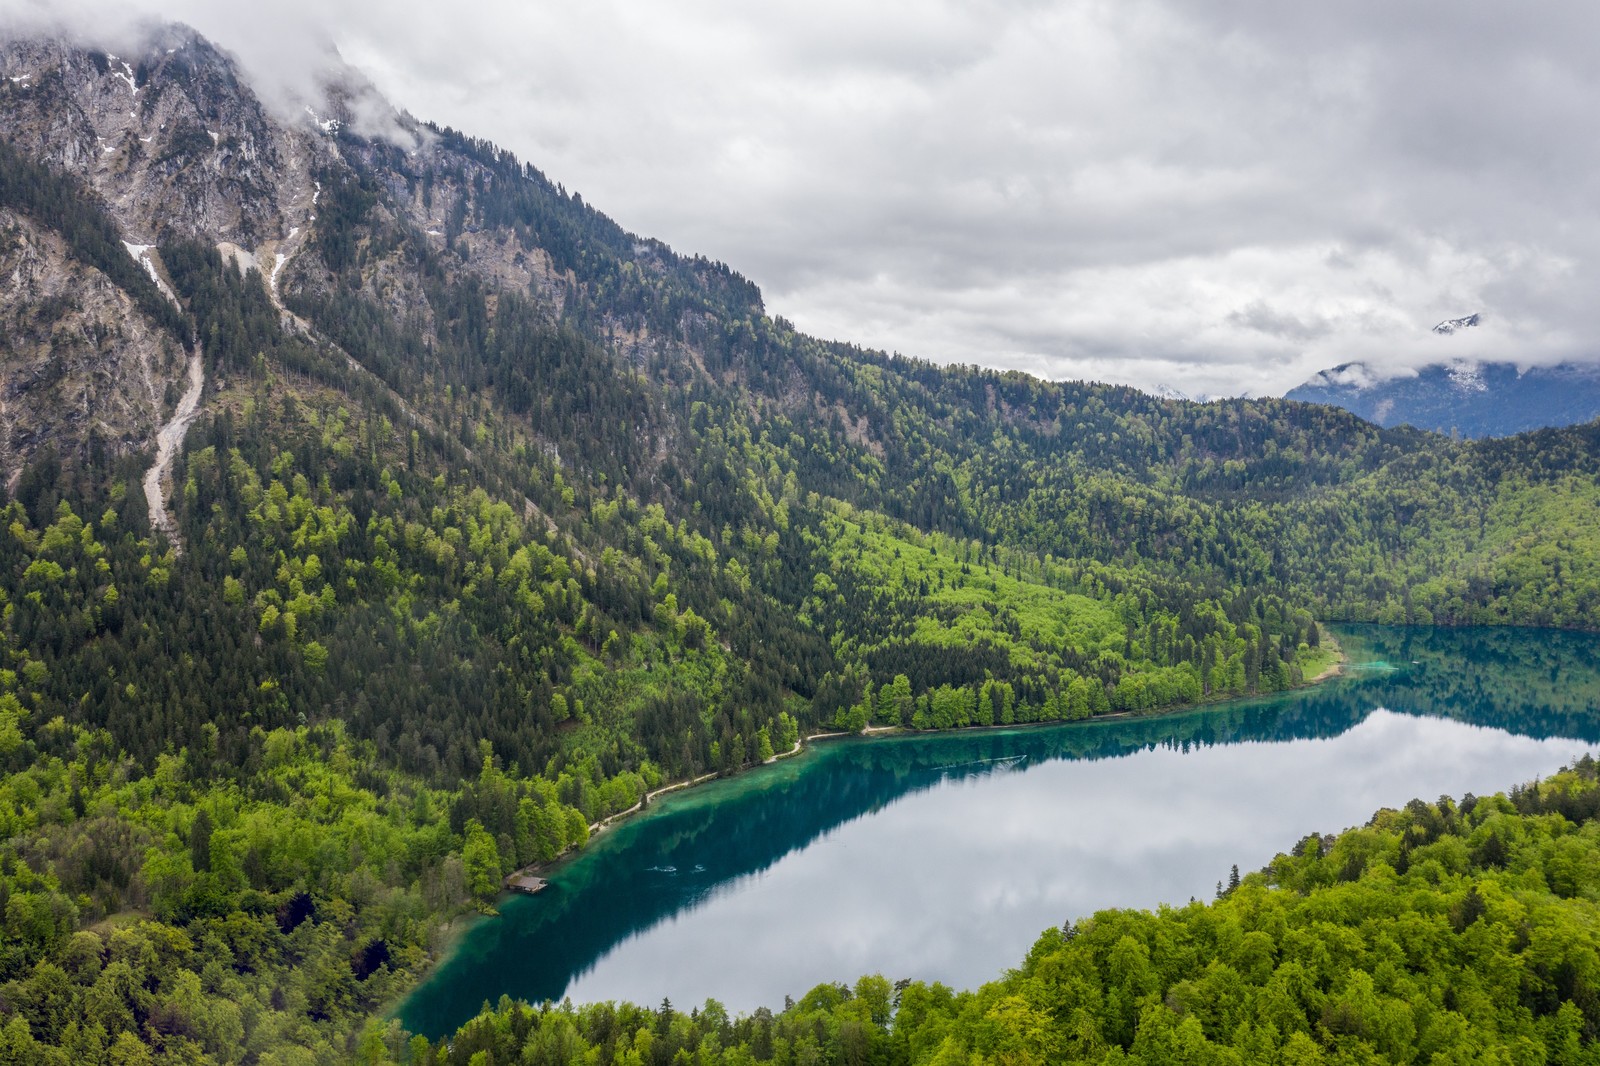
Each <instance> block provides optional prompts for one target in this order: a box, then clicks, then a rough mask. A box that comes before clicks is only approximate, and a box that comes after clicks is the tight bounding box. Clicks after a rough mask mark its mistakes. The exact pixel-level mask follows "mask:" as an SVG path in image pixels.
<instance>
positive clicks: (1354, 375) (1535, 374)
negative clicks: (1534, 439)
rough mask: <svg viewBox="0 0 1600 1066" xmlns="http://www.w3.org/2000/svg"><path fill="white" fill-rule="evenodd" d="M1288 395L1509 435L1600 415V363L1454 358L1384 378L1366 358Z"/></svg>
mask: <svg viewBox="0 0 1600 1066" xmlns="http://www.w3.org/2000/svg"><path fill="white" fill-rule="evenodd" d="M1477 317H1478V316H1477V315H1472V316H1470V317H1469V318H1464V319H1452V320H1451V321H1449V322H1442V323H1440V324H1439V325H1437V326H1435V327H1434V332H1435V333H1450V332H1454V331H1455V330H1456V329H1459V328H1464V327H1468V326H1473V325H1476V324H1477V321H1476V320H1477ZM1285 399H1289V400H1298V401H1301V402H1304V403H1325V404H1330V405H1332V406H1335V407H1342V408H1344V409H1345V410H1347V411H1351V412H1354V413H1355V414H1358V415H1360V416H1361V417H1362V418H1365V419H1368V420H1370V421H1373V422H1376V423H1378V424H1379V425H1382V426H1399V425H1410V426H1416V427H1417V428H1419V429H1428V430H1433V431H1435V432H1438V433H1460V434H1461V435H1463V436H1467V437H1506V436H1510V435H1512V434H1515V433H1525V432H1527V431H1528V430H1533V429H1539V428H1541V427H1544V426H1570V425H1577V424H1578V423H1582V422H1588V421H1591V420H1593V419H1594V418H1597V417H1600V367H1597V366H1593V365H1586V364H1574V363H1563V364H1561V365H1559V366H1551V367H1537V366H1536V367H1528V368H1526V369H1522V368H1519V367H1517V366H1516V365H1514V364H1512V363H1465V362H1452V363H1435V364H1432V365H1430V366H1425V367H1423V368H1421V369H1420V370H1418V371H1416V372H1415V374H1410V375H1400V376H1395V377H1387V378H1384V377H1380V376H1379V374H1378V373H1377V372H1376V371H1375V370H1374V368H1372V367H1370V366H1368V365H1367V364H1365V363H1346V364H1344V365H1343V366H1337V367H1334V368H1333V369H1332V370H1324V371H1322V372H1321V373H1320V374H1317V375H1316V376H1315V377H1313V378H1311V379H1310V380H1309V381H1307V382H1305V383H1304V384H1303V385H1300V386H1297V387H1296V388H1294V389H1292V390H1291V391H1290V392H1289V393H1288V394H1287V395H1286V396H1285Z"/></svg>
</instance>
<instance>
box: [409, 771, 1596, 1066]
mask: <svg viewBox="0 0 1600 1066" xmlns="http://www.w3.org/2000/svg"><path fill="white" fill-rule="evenodd" d="M1597 777H1600V767H1597V765H1596V764H1595V763H1594V762H1592V761H1591V760H1588V759H1585V760H1583V761H1582V762H1581V763H1579V764H1578V765H1577V766H1575V767H1574V768H1572V769H1571V770H1568V771H1564V772H1562V773H1560V774H1558V775H1556V776H1555V777H1553V778H1551V779H1549V780H1548V781H1544V782H1540V783H1538V784H1536V785H1532V786H1527V787H1522V788H1517V789H1514V790H1512V792H1511V793H1510V795H1509V796H1507V795H1499V796H1494V797H1492V798H1488V799H1475V798H1473V797H1471V796H1468V797H1465V798H1463V799H1462V801H1461V802H1460V803H1459V804H1458V803H1455V802H1453V801H1452V800H1450V799H1449V798H1448V797H1445V798H1442V799H1440V800H1439V801H1438V802H1437V803H1432V804H1430V803H1426V802H1423V801H1420V800H1414V801H1412V803H1410V804H1409V805H1407V807H1406V808H1405V809H1404V810H1399V811H1395V810H1384V811H1380V812H1378V813H1377V814H1376V815H1375V816H1374V817H1373V819H1372V821H1371V822H1370V823H1369V824H1368V825H1367V826H1365V827H1363V828H1360V829H1353V830H1350V831H1349V832H1347V833H1345V834H1343V835H1342V836H1338V837H1319V836H1311V837H1307V838H1306V839H1305V840H1303V841H1302V842H1301V843H1300V844H1299V845H1297V846H1296V847H1295V849H1294V850H1293V852H1291V853H1289V854H1283V855H1279V856H1278V857H1277V858H1276V859H1275V860H1274V861H1273V863H1272V864H1271V865H1270V866H1269V867H1268V868H1267V869H1266V870H1264V871H1261V872H1259V873H1254V874H1250V875H1248V876H1246V877H1244V878H1243V879H1242V880H1241V881H1240V882H1238V883H1237V884H1236V885H1234V887H1231V888H1230V889H1229V890H1228V891H1227V892H1226V893H1225V894H1224V895H1223V896H1222V897H1221V898H1219V899H1218V900H1217V901H1216V902H1214V903H1211V904H1201V903H1191V904H1190V905H1189V906H1187V907H1182V908H1163V909H1161V910H1160V911H1158V912H1156V913H1154V914H1152V913H1149V912H1137V911H1103V912H1101V913H1099V914H1096V915H1094V916H1093V917H1092V918H1089V919H1087V920H1085V921H1083V922H1081V923H1079V924H1077V925H1075V926H1069V927H1066V928H1063V929H1051V930H1047V931H1046V932H1045V933H1044V934H1043V935H1042V936H1041V937H1040V938H1039V940H1038V941H1037V943H1035V944H1034V946H1033V948H1032V949H1031V950H1030V951H1029V952H1028V955H1027V957H1026V958H1025V959H1024V960H1023V961H1022V963H1021V964H1020V965H1019V966H1018V967H1017V968H1016V969H1015V970H1012V971H1010V972H1009V973H1008V974H1007V975H1006V976H1005V977H1004V978H1002V979H1001V980H999V981H995V982H993V983H991V984H987V985H984V986H983V987H982V988H979V989H977V990H975V991H972V992H961V993H953V992H952V991H951V990H950V989H948V988H945V987H943V986H941V985H937V984H935V985H925V984H922V983H920V982H900V983H898V984H896V985H894V986H893V988H892V991H891V986H890V985H889V983H888V982H887V981H886V980H884V978H882V977H881V976H869V977H863V978H861V979H860V980H859V981H858V982H856V984H855V985H854V987H850V986H846V985H842V984H841V985H820V986H818V987H817V988H815V989H813V990H812V991H811V992H810V993H809V994H807V995H806V996H805V997H803V998H802V999H801V1000H800V1001H799V1002H798V1003H795V1004H793V1005H792V1006H790V1007H789V1008H788V1009H786V1010H784V1011H783V1012H782V1013H781V1014H777V1015H774V1014H772V1013H771V1012H769V1011H766V1010H758V1011H756V1012H755V1013H754V1014H753V1015H751V1016H749V1017H741V1018H729V1017H728V1015H727V1013H726V1012H725V1011H724V1010H722V1009H721V1007H720V1006H719V1005H718V1004H716V1003H715V1001H708V1002H707V1004H706V1005H705V1007H704V1008H703V1009H700V1010H696V1011H693V1012H690V1013H689V1014H684V1013H681V1012H677V1011H673V1010H672V1009H671V1008H670V1007H669V1006H667V1005H663V1006H662V1008H661V1009H660V1010H657V1011H652V1010H649V1009H647V1008H640V1007H633V1006H629V1005H626V1004H610V1003H607V1004H597V1005H592V1006H582V1007H575V1006H573V1005H572V1004H570V1003H568V1004H563V1005H562V1006H560V1007H552V1006H549V1005H547V1006H545V1007H543V1008H533V1007H529V1006H528V1005H526V1004H517V1003H512V1002H510V1001H509V1000H502V1001H501V1003H500V1005H499V1006H498V1007H497V1008H495V1009H494V1010H492V1011H486V1012H485V1013H483V1014H481V1015H480V1016H479V1017H477V1018H475V1019H474V1020H472V1021H471V1022H468V1023H467V1024H466V1025H465V1026H463V1027H462V1028H461V1029H460V1030H459V1031H458V1032H456V1033H455V1034H454V1035H452V1036H451V1037H449V1038H448V1039H446V1040H443V1041H440V1042H439V1043H438V1044H436V1045H431V1046H430V1047H428V1048H427V1049H426V1051H424V1050H423V1049H422V1048H421V1045H420V1044H418V1045H417V1048H416V1050H415V1052H414V1053H413V1057H412V1059H411V1060H410V1061H411V1062H413V1063H417V1062H421V1063H430V1064H435V1063H436V1064H446V1063H451V1064H453V1063H467V1062H470V1061H473V1059H472V1056H474V1055H480V1054H481V1055H486V1056H490V1057H492V1061H495V1062H511V1061H547V1060H546V1059H545V1057H544V1056H546V1055H548V1054H550V1052H551V1049H553V1048H557V1047H559V1048H560V1049H561V1052H560V1054H561V1056H562V1058H563V1060H564V1061H574V1060H576V1059H577V1058H579V1057H580V1056H592V1058H590V1059H588V1060H587V1061H595V1062H601V1063H611V1062H635V1061H672V1059H673V1056H675V1055H678V1054H682V1053H684V1052H689V1051H692V1052H693V1053H694V1054H695V1055H697V1056H698V1058H697V1059H696V1061H703V1062H714V1063H715V1062H726V1063H754V1062H774V1063H779V1062H782V1063H787V1062H797V1061H831V1062H882V1063H907V1064H911V1063H930V1064H932V1063H945V1062H960V1063H969V1062H983V1063H990V1062H995V1063H1057V1062H1082V1063H1149V1064H1152V1066H1154V1064H1167V1063H1174V1062H1214V1063H1258V1062H1285V1063H1323V1062H1326V1063H1335V1062H1383V1063H1391V1062H1392V1063H1409V1062H1435V1063H1438V1062H1474V1061H1508V1062H1560V1063H1587V1062H1595V1061H1600V1042H1597V1040H1596V1033H1597V1032H1600V995H1597V994H1596V990H1597V989H1600V963H1597V961H1596V960H1597V959H1600V923H1597V920H1596V919H1597V918H1600V822H1597V820H1596V819H1597V817H1600V780H1597ZM656 1056H660V1057H659V1058H657V1057H656Z"/></svg>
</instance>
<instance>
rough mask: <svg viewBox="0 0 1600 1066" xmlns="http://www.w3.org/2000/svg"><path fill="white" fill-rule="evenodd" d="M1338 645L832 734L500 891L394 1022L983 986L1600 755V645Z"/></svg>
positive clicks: (1426, 637)
mask: <svg viewBox="0 0 1600 1066" xmlns="http://www.w3.org/2000/svg"><path fill="white" fill-rule="evenodd" d="M1341 637H1342V639H1343V640H1344V642H1345V645H1346V648H1347V650H1348V651H1349V652H1350V654H1351V659H1352V669H1350V670H1349V671H1348V673H1347V676H1346V677H1345V678H1343V679H1340V680H1337V681H1333V682H1328V683H1325V684H1322V685H1319V686H1316V687H1314V688H1311V689H1306V690H1302V691H1300V692H1296V693H1291V694H1287V695H1284V696H1279V697H1274V698H1270V699H1261V700H1255V701H1251V702H1248V703H1239V704H1232V705H1226V706H1219V707H1214V708H1209V709H1204V710H1199V711H1194V712H1186V713H1182V714H1172V715H1164V716H1158V717H1150V718H1135V719H1119V720H1111V721H1097V722H1087V723H1080V724H1075V725H1068V726H1055V727H1047V728H1021V729H1015V730H999V729H996V730H979V731H969V732H962V733H949V734H937V735H914V736H907V737H892V738H879V739H870V740H842V741H827V742H821V743H818V744H816V745H814V746H813V748H812V749H811V750H809V751H808V752H807V753H806V754H804V755H802V756H800V757H797V758H794V759H791V760H786V761H784V762H781V763H778V764H776V765H774V766H771V767H766V768H762V769H760V770H758V771H754V772H750V773H746V774H743V775H741V776H739V777H735V778H732V779H729V780H724V781H718V782H714V783H711V784H707V785H704V786H701V787H699V788H696V789H693V790H690V791H687V792H683V793H679V794H676V795H672V796H668V797H664V798H663V799H662V800H661V801H660V802H658V803H657V804H656V805H655V806H654V807H652V808H651V810H650V811H649V812H648V813H647V814H644V815H642V816H639V817H635V818H633V819H630V820H628V821H625V822H623V823H621V824H619V825H618V826H616V827H615V828H613V829H610V830H608V831H606V832H605V833H604V834H602V835H601V836H600V837H598V838H597V839H596V840H595V841H594V842H593V843H592V844H591V845H590V847H589V848H588V849H587V850H586V851H585V852H584V853H583V854H581V855H580V856H578V857H577V858H575V859H574V860H572V861H569V862H568V863H566V864H565V865H563V866H561V867H559V868H557V869H556V870H555V871H554V872H553V873H552V874H551V875H550V880H551V884H550V887H549V888H547V889H546V890H545V891H544V892H542V893H540V894H539V895H537V896H531V897H513V898H508V899H505V900H504V901H502V904H501V907H500V910H501V916H500V917H499V918H495V919H489V920H485V921H483V922H480V923H478V924H477V925H476V926H475V927H474V928H472V929H471V930H470V931H468V932H467V933H466V934H464V936H463V937H462V939H461V942H460V944H459V946H458V947H457V949H456V951H455V952H454V953H453V954H452V955H451V956H450V958H449V959H447V960H446V961H445V962H444V963H443V965H441V966H440V967H439V968H438V969H437V970H435V971H434V972H433V974H432V975H431V976H430V977H429V979H428V980H426V981H425V982H424V983H423V984H422V985H421V986H419V988H418V989H417V990H416V991H415V992H414V993H413V994H412V995H411V997H410V998H409V999H408V1000H407V1001H406V1002H404V1003H403V1004H402V1005H401V1008H400V1011H399V1014H400V1017H401V1019H402V1021H403V1022H404V1023H405V1024H406V1026H407V1027H408V1028H410V1029H412V1030H414V1031H417V1032H421V1033H425V1034H427V1035H429V1036H438V1035H441V1034H443V1033H445V1032H448V1031H451V1030H453V1029H454V1028H456V1027H457V1026H458V1025H460V1024H461V1023H462V1022H464V1021H465V1020H466V1019H468V1018H469V1017H471V1016H472V1015H473V1014H474V1013H475V1012H476V1011H477V1010H478V1008H479V1007H480V1005H482V1004H483V1003H484V1002H485V1001H488V1002H490V1003H493V1002H494V1001H495V1000H497V999H498V998H499V997H500V996H501V995H502V994H507V995H511V996H513V997H519V998H524V999H529V1000H532V1001H536V1002H537V1001H540V1000H545V999H551V1000H560V999H562V998H563V997H571V998H572V999H573V1000H575V1001H594V1000H605V999H616V1000H624V999H625V1000H631V1001H634V1002H639V1003H645V1004H650V1005H655V1004H658V1003H659V1002H660V1001H661V1000H662V999H663V998H668V999H670V1000H671V1001H672V1002H673V1003H674V1004H675V1005H677V1006H680V1007H685V1008H687V1007H689V1006H693V1005H698V1004H701V1003H703V1002H704V1001H705V1000H706V999H707V998H714V999H716V1000H717V1001H719V1002H720V1003H722V1004H723V1005H724V1006H726V1007H728V1008H729V1009H730V1010H735V1011H749V1010H753V1009H755V1008H756V1007H760V1006H767V1007H771V1008H773V1009H778V1008H781V1007H782V1005H783V1002H784V997H785V996H794V997H796V998H798V997H799V996H800V995H802V994H803V993H805V992H806V991H807V990H808V989H810V988H811V987H812V986H813V985H815V984H818V983H820V982H823V981H854V980H855V978H856V977H858V976H860V975H861V974H863V973H882V974H884V975H885V976H887V977H889V978H890V979H891V980H894V979H898V978H902V977H909V978H917V979H922V980H940V981H944V982H946V983H947V984H950V985H953V986H955V987H970V986H973V985H976V984H979V983H982V982H983V981H986V980H990V979H992V978H994V977H997V976H999V974H1000V973H1001V972H1002V971H1003V970H1004V969H1005V968H1007V967H1009V966H1012V965H1015V964H1016V963H1017V962H1018V961H1020V960H1021V958H1022V956H1023V955H1024V954H1025V953H1026V951H1027V949H1028V947H1029V946H1030V945H1031V944H1032V943H1033V941H1034V939H1035V938H1036V937H1037V936H1038V934H1039V932H1040V931H1041V930H1042V929H1044V928H1045V927H1047V926H1051V925H1060V924H1062V923H1063V922H1066V921H1075V920H1077V919H1079V918H1082V917H1085V916H1087V915H1089V914H1091V913H1093V912H1094V911H1096V910H1100V909H1103V908H1107V907H1114V906H1125V907H1155V906H1158V905H1160V904H1163V903H1173V904H1182V903H1185V902H1187V901H1188V900H1189V899H1190V898H1191V897H1196V898H1201V899H1206V898H1209V897H1211V896H1212V895H1213V894H1214V892H1215V890H1216V883H1217V882H1218V881H1222V880H1226V879H1227V877H1228V874H1229V868H1230V866H1231V865H1233V864H1235V863H1237V864H1238V866H1239V868H1240V869H1241V870H1242V871H1249V870H1253V869H1256V868H1259V867H1261V866H1263V865H1265V864H1266V863H1268V862H1270V861H1271V859H1272V857H1273V856H1274V855H1275V854H1277V853H1278V852H1280V851H1287V850H1289V849H1291V848H1292V847H1293V846H1294V845H1295V843H1296V842H1297V841H1298V840H1300V839H1301V838H1303V837H1304V836H1305V835H1306V834H1308V833H1310V832H1312V831H1319V832H1334V831H1338V830H1340V829H1344V828H1346V827H1348V826H1351V825H1356V824H1360V823H1364V822H1365V821H1366V820H1367V819H1368V818H1369V817H1371V815H1372V813H1373V811H1375V810H1376V809H1378V808H1379V807H1385V806H1389V807H1397V806H1401V805H1403V804H1404V803H1405V802H1406V801H1407V800H1409V799H1412V798H1413V797H1419V796H1420V797H1423V798H1426V799H1430V800H1431V799H1434V798H1437V797H1438V796H1440V795H1442V794H1449V795H1452V796H1456V797H1459V796H1461V795H1462V794H1463V793H1466V792H1474V793H1477V794H1480V795H1482V794H1488V793H1493V792H1496V791H1501V790H1504V789H1508V788H1510V787H1511V786H1512V785H1514V784H1517V783H1519V782H1522V781H1525V780H1530V779H1532V778H1534V777H1537V776H1541V775H1547V774H1549V773H1551V772H1553V771H1555V770H1556V769H1558V768H1559V767H1561V766H1562V765H1563V764H1565V763H1568V762H1570V761H1571V760H1572V759H1574V758H1576V757H1578V756H1579V755H1581V754H1583V753H1585V752H1589V751H1592V750H1596V749H1597V748H1600V666H1597V664H1600V638H1597V637H1595V636H1592V635H1582V634H1567V633H1552V632H1548V631H1516V630H1503V629H1470V630H1394V629H1383V628H1379V627H1357V628H1350V629H1348V630H1342V631H1341Z"/></svg>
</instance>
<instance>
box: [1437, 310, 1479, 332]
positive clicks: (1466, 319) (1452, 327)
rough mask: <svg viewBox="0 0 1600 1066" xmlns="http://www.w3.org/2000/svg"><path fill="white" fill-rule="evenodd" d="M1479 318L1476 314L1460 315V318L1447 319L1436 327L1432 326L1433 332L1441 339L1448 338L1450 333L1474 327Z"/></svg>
mask: <svg viewBox="0 0 1600 1066" xmlns="http://www.w3.org/2000/svg"><path fill="white" fill-rule="evenodd" d="M1480 317H1481V316H1479V315H1478V314H1476V313H1473V314H1470V315H1462V316H1461V317H1460V318H1447V319H1445V320H1444V321H1443V322H1441V323H1439V324H1438V325H1437V326H1434V327H1433V331H1434V332H1435V333H1437V334H1439V335H1440V336H1442V337H1448V336H1450V334H1452V333H1456V332H1458V331H1460V330H1463V329H1469V328H1471V327H1473V326H1476V325H1477V324H1478V322H1479V319H1480Z"/></svg>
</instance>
